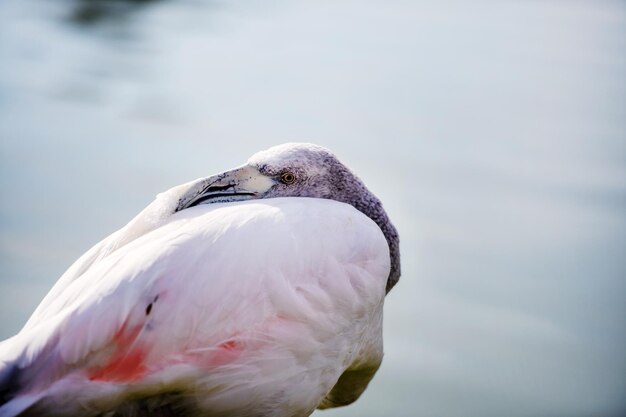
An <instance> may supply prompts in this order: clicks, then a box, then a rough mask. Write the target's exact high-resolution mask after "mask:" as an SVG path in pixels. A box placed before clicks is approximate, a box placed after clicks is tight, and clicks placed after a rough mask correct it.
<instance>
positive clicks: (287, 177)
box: [280, 172, 296, 184]
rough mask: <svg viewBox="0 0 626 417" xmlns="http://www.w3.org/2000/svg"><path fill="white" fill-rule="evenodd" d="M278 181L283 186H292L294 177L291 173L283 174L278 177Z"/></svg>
mask: <svg viewBox="0 0 626 417" xmlns="http://www.w3.org/2000/svg"><path fill="white" fill-rule="evenodd" d="M280 180H281V182H282V183H283V184H293V182H294V181H295V180H296V176H295V175H294V174H293V173H292V172H283V173H282V174H281V175H280Z"/></svg>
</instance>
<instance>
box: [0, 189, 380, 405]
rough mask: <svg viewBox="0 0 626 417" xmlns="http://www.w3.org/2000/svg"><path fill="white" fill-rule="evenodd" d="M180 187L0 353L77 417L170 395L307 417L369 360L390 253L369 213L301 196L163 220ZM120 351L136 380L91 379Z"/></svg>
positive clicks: (112, 240)
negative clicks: (132, 357)
mask: <svg viewBox="0 0 626 417" xmlns="http://www.w3.org/2000/svg"><path fill="white" fill-rule="evenodd" d="M181 187H184V186H181ZM177 188H178V189H177V190H174V191H172V194H169V195H165V196H163V197H161V200H160V201H159V199H157V203H156V204H155V203H153V205H151V206H149V207H148V208H147V209H146V210H144V212H142V214H141V215H139V216H137V218H135V219H134V220H133V221H131V223H129V225H128V226H126V227H125V228H123V229H121V230H120V231H118V232H116V233H114V234H113V235H111V236H110V237H108V238H107V239H105V240H103V241H102V242H101V243H100V244H98V245H96V246H95V247H94V248H92V249H91V250H90V251H89V252H87V253H86V254H85V255H84V256H83V257H81V258H80V259H79V261H77V263H76V264H75V265H73V266H72V267H71V268H70V270H68V272H67V273H66V274H65V275H64V276H63V277H62V279H61V280H60V281H59V282H58V283H57V285H56V286H55V287H54V288H53V289H52V290H51V292H50V294H49V295H48V296H47V297H46V298H45V299H44V301H43V302H42V304H41V305H40V306H39V307H38V309H37V310H36V311H35V313H34V314H33V317H32V318H31V319H30V320H29V322H28V323H27V325H26V326H25V328H24V329H23V331H22V332H21V333H20V334H19V335H17V336H16V337H14V338H12V339H9V340H7V341H5V342H4V343H3V344H2V346H1V350H2V355H3V357H4V358H12V360H15V361H16V363H19V365H20V366H21V367H24V368H25V369H29V367H30V369H32V370H33V371H32V372H35V370H38V371H37V372H38V373H36V376H35V377H36V383H33V387H34V388H33V390H34V391H35V392H36V393H37V396H38V398H39V397H41V398H43V399H44V400H45V401H46V404H52V405H54V407H55V408H56V409H57V410H59V412H66V413H70V414H71V413H75V414H81V415H89V414H90V413H96V412H97V410H99V409H102V407H103V406H104V405H106V407H109V408H110V407H114V406H116V405H118V404H122V402H124V401H125V400H127V399H128V398H131V397H133V396H136V395H138V393H141V394H142V395H146V394H150V393H162V392H168V391H171V390H174V391H177V392H183V393H184V394H185V396H186V397H185V398H187V400H188V401H190V402H192V403H193V406H194V407H197V408H198V409H204V410H209V411H210V412H211V413H212V414H211V415H233V414H236V415H239V416H247V415H250V416H252V415H262V414H263V413H266V414H267V415H274V416H281V415H284V416H291V415H308V413H310V412H312V411H313V410H314V409H315V407H317V406H318V405H319V403H320V402H321V401H322V400H323V399H324V397H325V396H326V395H327V394H328V392H329V391H330V390H331V388H333V386H334V384H335V383H336V382H337V380H338V378H339V376H340V375H341V374H342V373H343V372H344V371H345V370H346V369H349V368H350V367H351V366H353V365H355V364H358V365H359V366H360V365H363V364H366V365H367V364H370V365H371V366H376V367H377V366H378V364H379V363H380V360H381V358H382V333H381V332H382V329H381V321H382V306H383V300H384V296H385V284H386V281H387V277H388V275H389V270H390V260H389V249H388V245H387V241H386V240H385V237H384V236H383V234H382V232H381V230H380V228H379V227H378V226H377V225H376V224H375V223H374V222H373V221H372V220H370V219H369V218H368V217H366V216H365V215H364V214H362V213H361V212H359V211H358V210H356V209H355V208H354V207H352V206H350V205H347V204H343V203H339V202H336V201H331V200H319V199H310V198H275V199H265V200H256V201H247V202H239V203H235V204H230V203H226V204H209V205H201V206H197V207H193V208H190V209H186V210H183V211H180V212H177V213H175V214H174V215H172V216H170V217H167V216H165V215H164V213H168V212H171V210H172V207H173V204H174V201H175V196H176V195H179V193H180V190H181V189H182V188H180V187H177ZM126 333H128V334H129V336H128V338H129V339H130V340H123V342H121V341H120V340H121V339H124V338H126ZM120 344H128V346H124V349H127V350H128V351H129V352H131V351H136V352H140V353H141V366H140V368H139V369H137V370H136V372H135V373H136V374H137V375H135V373H133V375H132V377H128V376H124V377H120V378H113V379H112V380H111V379H108V380H105V379H103V378H99V377H98V376H97V374H98V369H99V368H102V367H103V366H107V363H110V361H111V360H112V359H111V358H112V357H115V354H116V353H115V352H116V349H119V348H120ZM94 375H96V376H94ZM277 398H280V399H281V401H276V399H277ZM272 399H274V401H272ZM13 401H15V402H17V401H24V400H20V397H18V398H16V399H15V400H13ZM10 406H11V403H9V404H7V405H6V406H4V407H2V408H0V415H2V416H4V415H7V416H8V415H12V414H10V413H9V411H8V410H10ZM3 413H4V414H3Z"/></svg>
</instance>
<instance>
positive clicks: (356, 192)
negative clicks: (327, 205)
mask: <svg viewBox="0 0 626 417" xmlns="http://www.w3.org/2000/svg"><path fill="white" fill-rule="evenodd" d="M335 174H337V175H340V176H342V177H345V176H346V175H349V176H351V177H352V178H353V181H351V182H350V183H352V185H354V189H350V190H347V189H345V188H344V189H340V190H336V191H337V193H336V195H334V196H333V197H332V198H333V199H338V198H337V197H338V196H341V197H343V198H340V200H341V201H342V202H344V203H347V204H350V205H352V206H353V207H355V208H356V209H357V210H359V211H360V212H361V213H363V214H365V215H366V216H367V217H369V218H370V219H372V220H373V221H374V222H375V223H376V224H377V225H378V227H380V230H382V232H383V235H384V236H385V239H387V244H388V245H389V258H390V261H391V269H390V271H389V277H388V278H387V285H386V287H385V291H386V292H387V293H389V291H391V289H392V288H393V286H394V285H396V283H397V282H398V281H399V280H400V275H401V268H400V237H399V236H398V231H397V230H396V228H395V227H394V226H393V224H392V223H391V221H390V220H389V216H387V213H386V212H385V210H384V209H383V205H382V203H381V202H380V200H379V199H378V198H377V197H376V196H375V195H374V194H372V193H371V192H370V190H368V189H367V187H366V186H365V184H363V182H362V181H361V180H360V179H359V178H358V177H357V176H356V175H354V174H353V173H352V172H350V171H349V170H347V169H346V170H345V171H344V172H341V173H335ZM346 183H347V182H346ZM338 184H344V182H343V181H340V182H338Z"/></svg>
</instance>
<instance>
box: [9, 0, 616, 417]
mask: <svg viewBox="0 0 626 417" xmlns="http://www.w3.org/2000/svg"><path fill="white" fill-rule="evenodd" d="M625 52H626V3H624V2H622V1H600V0H597V1H585V0H579V1H576V0H572V1H558V0H554V1H549V0H546V1H539V0H519V1H515V0H508V1H488V0H476V1H472V2H469V1H436V0H430V1H403V0H393V1H374V0H368V1H364V0H361V1H350V0H346V1H332V0H319V1H314V2H313V1H311V2H305V1H287V0H264V1H261V0H240V1H225V0H206V1H201V0H161V1H148V0H143V1H141V0H135V1H123V0H108V1H107V0H74V1H71V0H57V1H50V0H4V1H2V2H0V139H1V147H0V151H1V154H0V157H1V159H0V194H1V196H2V198H1V200H0V232H1V233H0V317H1V320H0V338H5V337H9V336H11V335H12V334H14V333H15V332H17V331H18V330H19V329H20V327H21V326H22V325H23V324H24V322H25V321H26V319H27V317H28V316H29V314H30V313H31V312H32V310H33V309H34V307H35V306H36V305H37V303H38V302H39V301H40V299H41V298H42V297H43V295H44V294H45V293H46V292H47V290H48V289H49V288H50V287H51V286H52V284H53V283H54V282H55V280H56V279H57V278H58V277H59V276H60V275H61V273H62V272H63V271H64V270H65V268H66V267H68V266H69V265H70V263H71V262H72V261H74V260H75V259H76V258H77V257H78V256H79V255H80V254H81V253H82V252H84V251H85V250H86V249H87V248H88V247H90V245H92V244H94V243H96V242H97V241H98V240H100V239H101V238H103V237H105V236H106V235H108V234H109V233H111V232H112V231H114V230H115V229H117V228H119V227H120V226H122V225H123V224H125V222H126V221H128V220H129V219H130V218H131V217H133V216H134V214H135V213H137V212H138V211H139V210H140V209H141V208H142V207H144V206H145V205H147V204H148V203H149V202H150V201H151V199H152V197H153V196H154V195H155V194H156V193H158V192H160V191H163V190H165V189H167V188H169V187H171V186H174V185H176V184H179V183H182V182H185V181H188V180H190V179H193V178H197V177H201V176H206V175H208V174H212V173H215V172H218V171H221V170H224V169H228V168H231V167H233V166H235V165H237V164H240V163H243V162H244V161H245V160H246V159H247V157H248V156H249V155H251V154H252V153H254V152H256V151H258V150H261V149H264V148H266V147H269V146H271V145H274V144H278V143H282V142H287V141H311V142H315V143H318V144H321V145H325V146H327V147H329V148H331V149H332V150H334V151H335V153H336V154H338V155H339V156H340V157H341V158H342V159H343V160H344V161H345V162H346V163H347V164H348V165H349V166H350V167H352V168H353V169H354V170H355V171H356V172H357V173H358V174H359V175H360V176H361V177H362V178H363V179H364V181H365V182H366V183H367V184H368V185H369V186H370V188H371V189H372V190H373V191H374V192H375V193H377V194H378V195H379V196H380V197H381V199H382V201H383V202H384V204H385V206H386V208H387V211H388V212H389V213H390V215H391V217H392V219H393V220H394V221H395V223H396V225H397V226H398V229H399V230H400V232H401V237H402V256H403V276H402V279H401V281H400V283H399V285H398V286H397V287H396V288H395V289H394V290H393V291H392V293H391V294H390V295H389V297H388V298H387V305H386V317H385V340H386V356H385V360H384V362H383V365H382V368H381V370H380V371H379V373H378V375H377V376H376V378H375V379H374V381H373V382H372V384H371V385H370V388H369V389H368V390H367V391H366V393H365V394H364V396H363V397H362V398H361V399H360V400H359V401H358V402H357V403H355V404H354V405H352V406H350V407H347V408H344V409H339V410H333V411H326V412H317V413H316V414H315V415H319V416H322V417H323V416H327V417H331V416H364V417H367V416H383V415H389V416H447V417H455V416H482V417H489V416H494V417H500V416H567V417H575V416H618V415H625V414H626V302H625V301H626V259H625V257H626V250H625V249H626V247H625V246H626V245H625V244H626V83H625V79H626V77H625V75H626V54H625Z"/></svg>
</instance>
